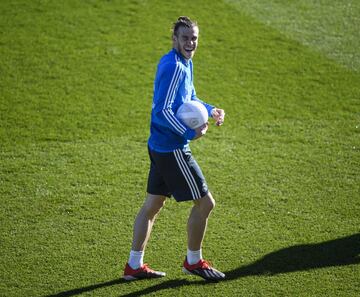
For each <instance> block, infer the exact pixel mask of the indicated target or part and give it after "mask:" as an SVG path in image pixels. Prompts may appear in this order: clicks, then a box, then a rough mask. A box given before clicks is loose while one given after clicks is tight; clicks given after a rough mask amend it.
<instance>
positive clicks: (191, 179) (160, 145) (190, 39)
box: [124, 17, 225, 280]
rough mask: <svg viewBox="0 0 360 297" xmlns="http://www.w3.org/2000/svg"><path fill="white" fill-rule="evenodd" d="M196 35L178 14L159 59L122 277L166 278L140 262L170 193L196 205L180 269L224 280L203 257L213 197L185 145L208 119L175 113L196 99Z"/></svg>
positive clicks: (219, 115)
mask: <svg viewBox="0 0 360 297" xmlns="http://www.w3.org/2000/svg"><path fill="white" fill-rule="evenodd" d="M198 38H199V28H198V26H197V24H196V22H193V21H191V20H190V19H189V18H188V17H180V18H179V19H178V20H177V22H176V23H175V24H174V27H173V35H172V41H173V49H172V50H171V51H170V52H169V53H168V54H166V55H165V56H163V57H162V58H161V60H160V62H159V65H158V68H157V73H156V78H155V86H154V97H153V106H152V113H151V127H150V132H151V133H150V138H149V141H148V148H149V156H150V160H151V166H150V171H149V177H148V185H147V192H148V194H147V197H146V199H145V202H144V205H143V206H142V208H141V209H140V211H139V213H138V215H137V217H136V219H135V224H134V234H133V242H132V250H131V252H130V257H129V261H128V263H126V266H125V270H124V279H126V280H135V279H142V278H156V277H162V276H165V273H164V272H160V271H154V270H152V269H150V268H149V267H148V265H147V264H144V263H143V257H144V250H145V247H146V244H147V242H148V239H149V237H150V233H151V229H152V226H153V224H154V221H155V218H156V216H157V214H158V213H159V211H160V209H161V208H162V207H163V205H164V203H165V200H166V198H167V197H170V196H173V197H174V198H175V199H176V201H177V202H180V201H193V203H194V205H193V208H192V210H191V213H190V216H189V220H188V225H187V232H188V250H187V255H186V258H185V261H184V264H183V271H184V272H185V273H187V274H193V275H198V276H200V277H202V278H204V279H207V280H222V279H224V278H225V275H224V274H223V273H222V272H220V271H218V270H216V269H215V268H213V267H211V265H210V264H209V263H208V262H207V261H205V260H204V259H203V258H202V250H201V246H202V241H203V238H204V235H205V231H206V225H207V220H208V217H209V215H210V212H211V211H212V209H213V208H214V206H215V201H214V199H213V197H212V195H211V193H210V192H209V191H208V188H207V185H206V181H205V178H204V176H203V174H202V172H201V169H200V167H199V166H198V164H197V163H196V161H195V160H194V158H193V157H192V155H191V151H190V148H189V142H190V140H193V139H198V138H200V137H202V136H203V135H205V133H206V131H207V129H208V123H206V124H204V125H203V126H201V127H199V128H197V129H195V130H192V129H190V128H188V127H186V126H185V124H183V123H182V122H181V121H180V119H179V118H177V117H176V111H177V109H178V108H179V106H180V105H181V104H182V103H184V102H186V101H190V100H197V101H200V100H199V99H198V98H197V97H196V92H195V89H194V85H193V64H192V60H191V59H192V57H193V56H194V54H195V51H196V48H197V45H198ZM200 102H201V103H202V104H204V106H205V107H206V109H207V110H208V114H209V116H211V117H212V118H213V119H214V120H215V121H216V124H217V125H218V126H220V125H222V124H223V122H224V116H225V112H224V110H222V109H219V108H216V107H213V106H211V105H209V104H206V103H204V102H202V101H200Z"/></svg>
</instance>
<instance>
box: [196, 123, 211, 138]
mask: <svg viewBox="0 0 360 297" xmlns="http://www.w3.org/2000/svg"><path fill="white" fill-rule="evenodd" d="M208 128H209V123H205V124H204V125H202V126H200V127H198V128H196V129H195V132H196V135H195V137H194V138H193V140H195V139H198V138H200V137H201V136H203V135H205V134H206V131H207V129H208Z"/></svg>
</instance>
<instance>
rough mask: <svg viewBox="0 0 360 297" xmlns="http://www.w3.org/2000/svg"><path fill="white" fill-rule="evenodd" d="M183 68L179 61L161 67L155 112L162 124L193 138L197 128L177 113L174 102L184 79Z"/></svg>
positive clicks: (183, 135) (188, 137)
mask: <svg viewBox="0 0 360 297" xmlns="http://www.w3.org/2000/svg"><path fill="white" fill-rule="evenodd" d="M183 75H184V74H183V72H182V68H181V66H180V65H179V64H177V63H169V64H167V65H164V66H163V69H160V73H159V77H158V82H157V83H158V85H157V91H156V92H157V93H156V95H155V97H156V98H155V102H154V103H155V106H154V108H155V113H156V114H157V117H158V119H159V120H160V123H159V124H161V125H162V126H164V127H167V128H169V129H171V130H172V131H173V132H174V133H176V134H178V135H180V136H182V137H184V138H186V139H189V140H191V139H193V138H194V137H195V135H196V132H195V130H193V129H190V128H188V127H186V126H185V125H184V124H183V123H182V122H181V121H180V120H179V119H178V118H177V117H176V115H175V112H174V110H173V103H174V100H175V98H176V94H177V92H178V89H179V85H180V83H181V81H182V79H183Z"/></svg>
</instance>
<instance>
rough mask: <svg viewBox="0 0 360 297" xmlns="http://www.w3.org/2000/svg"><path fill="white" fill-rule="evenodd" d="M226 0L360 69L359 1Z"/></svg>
mask: <svg viewBox="0 0 360 297" xmlns="http://www.w3.org/2000/svg"><path fill="white" fill-rule="evenodd" d="M226 2H227V3H231V4H232V5H233V7H235V8H236V9H238V10H240V11H242V12H245V13H247V14H249V15H251V16H252V17H254V18H256V19H257V20H259V21H260V22H262V23H264V24H265V25H266V26H270V27H272V28H275V29H278V30H279V31H280V32H282V33H283V34H285V35H286V36H287V37H289V38H292V39H294V40H297V41H299V42H301V43H302V44H304V45H306V46H310V47H312V48H314V49H315V50H318V51H320V52H322V53H324V54H325V55H326V56H327V57H330V58H332V59H334V60H335V61H337V62H338V63H339V64H341V65H344V66H346V67H348V68H349V69H351V70H353V71H359V70H360V54H359V51H358V50H357V49H358V48H359V46H360V44H359V42H360V33H359V30H358V29H357V28H359V26H360V19H359V14H360V5H359V2H358V1H354V0H353V1H335V2H334V1H256V2H254V1H247V0H227V1H226Z"/></svg>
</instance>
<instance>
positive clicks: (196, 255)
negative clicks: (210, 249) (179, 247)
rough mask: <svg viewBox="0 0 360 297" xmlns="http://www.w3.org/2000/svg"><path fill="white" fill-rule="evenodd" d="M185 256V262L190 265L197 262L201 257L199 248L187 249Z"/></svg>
mask: <svg viewBox="0 0 360 297" xmlns="http://www.w3.org/2000/svg"><path fill="white" fill-rule="evenodd" d="M186 258H187V262H188V263H189V264H190V265H194V264H196V263H197V262H199V261H200V260H201V259H202V252H201V249H200V250H198V251H191V250H189V249H188V250H187V256H186Z"/></svg>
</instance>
